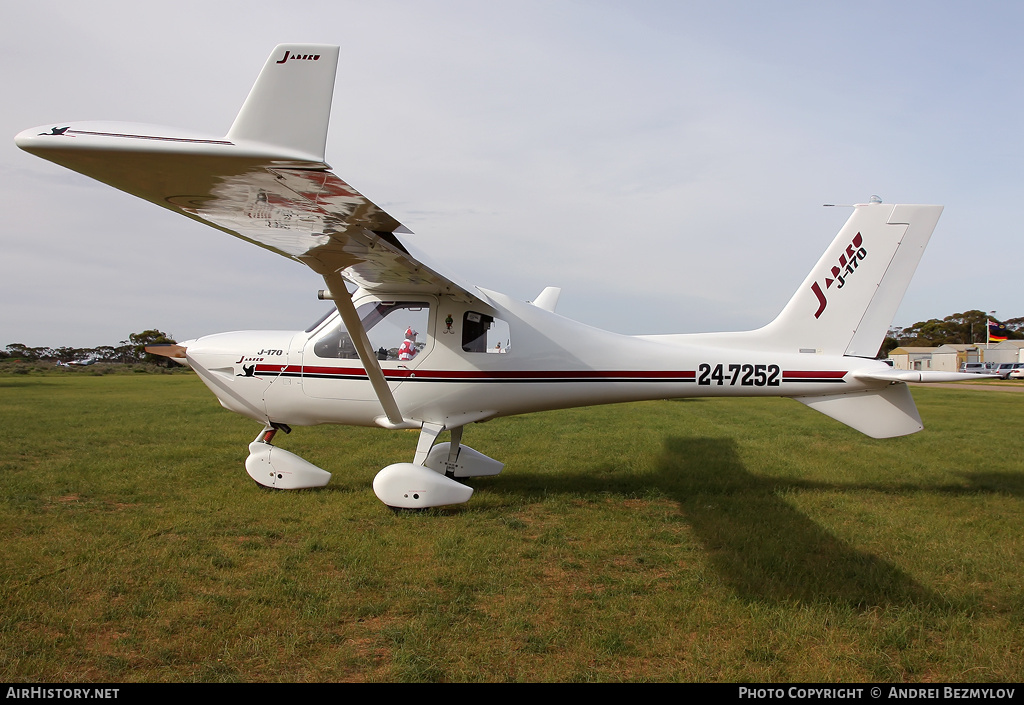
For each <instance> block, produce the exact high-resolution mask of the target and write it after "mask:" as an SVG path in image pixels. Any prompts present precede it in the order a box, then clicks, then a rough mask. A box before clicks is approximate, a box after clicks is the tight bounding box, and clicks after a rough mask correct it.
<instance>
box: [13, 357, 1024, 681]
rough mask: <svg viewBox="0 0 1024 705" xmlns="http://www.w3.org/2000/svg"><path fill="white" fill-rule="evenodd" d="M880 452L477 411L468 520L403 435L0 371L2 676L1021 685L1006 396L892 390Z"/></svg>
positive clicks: (1023, 604) (809, 417)
mask: <svg viewBox="0 0 1024 705" xmlns="http://www.w3.org/2000/svg"><path fill="white" fill-rule="evenodd" d="M914 396H915V398H916V399H917V401H918V406H919V408H920V410H921V414H922V417H923V418H924V420H925V425H926V429H925V430H924V431H923V432H921V433H919V434H915V435H913V436H908V437H905V438H898V439H890V440H886V441H876V440H872V439H869V438H866V437H864V436H862V435H860V434H858V433H856V432H855V431H852V430H850V429H848V428H846V427H844V426H842V425H840V424H838V423H837V422H835V421H832V420H831V419H828V418H826V417H824V416H821V415H819V414H816V413H815V412H813V411H810V410H809V409H806V408H804V407H803V406H802V405H800V404H797V403H795V402H793V401H789V400H781V399H766V400H765V399H762V400H743V399H736V400H690V401H674V402H673V401H663V402H649V403H640V404H631V405H623V406H610V407H598V408H590V409H578V410H568V411H561V412H550V413H543V414H535V415H531V416H523V417H514V418H509V419H498V420H495V421H492V422H489V423H486V424H480V425H475V426H472V427H470V428H468V429H467V430H466V434H465V438H464V440H465V442H466V443H468V444H469V445H471V446H473V447H475V448H477V449H478V450H480V451H482V452H484V453H487V454H488V455H491V456H492V457H496V458H498V459H500V460H502V461H504V462H506V464H507V465H506V470H505V472H504V473H502V475H500V476H498V477H496V478H481V479H479V480H476V481H473V482H471V484H473V486H474V487H476V494H475V495H474V497H473V499H472V500H471V501H470V502H469V503H468V504H466V505H460V506H458V507H451V508H444V509H439V510H431V511H427V512H423V513H412V514H394V513H392V512H391V511H389V510H388V509H386V508H385V507H384V506H383V505H382V504H381V503H380V502H379V501H378V500H377V499H376V497H375V496H374V495H373V492H372V489H371V487H370V484H371V482H372V479H373V476H374V475H375V474H376V472H377V471H378V470H379V469H380V468H382V467H384V466H385V465H387V464H390V463H392V462H398V461H403V460H409V459H411V457H412V454H413V450H414V448H415V443H416V434H415V433H413V432H402V431H400V432H388V431H383V430H375V429H357V428H344V427H318V428H299V429H296V430H295V432H294V433H293V434H291V435H290V436H287V437H283V436H281V435H279V436H278V438H277V441H278V444H279V445H281V446H282V447H285V448H288V449H289V450H292V451H294V452H296V453H298V454H300V455H302V456H303V457H305V458H307V459H308V460H310V461H311V462H314V463H316V464H318V465H320V466H321V467H324V468H325V469H327V470H330V471H331V472H333V473H334V477H333V479H332V480H331V483H330V484H329V485H328V486H327V487H326V488H324V489H323V490H318V491H299V492H273V491H266V490H261V489H259V488H258V487H257V486H256V485H255V484H254V483H253V482H252V481H251V480H250V479H249V478H248V476H247V475H246V474H245V470H244V467H243V461H244V458H245V454H246V452H247V451H246V444H247V443H248V442H249V441H251V440H252V439H253V438H254V437H255V435H256V433H257V432H258V431H259V430H260V429H259V426H258V425H257V424H255V423H253V422H251V421H247V420H245V419H243V418H241V417H238V416H235V415H233V414H230V413H229V412H226V411H224V410H223V409H221V408H220V407H219V406H218V404H217V402H216V400H215V399H214V398H213V397H212V395H210V394H209V392H208V391H207V390H206V389H205V387H203V386H202V384H201V382H200V381H199V380H198V379H196V378H195V377H194V376H191V375H114V376H88V375H74V376H68V375H64V376H62V375H17V376H15V375H11V376H0V420H2V423H3V427H4V429H5V433H4V437H3V440H2V441H0V450H2V453H0V470H2V471H3V478H4V482H3V483H2V485H0V531H2V534H3V536H4V548H3V551H2V552H0V601H2V602H0V604H3V609H2V610H0V680H2V681H14V682H19V681H506V680H507V681H619V680H626V681H636V680H652V681H672V680H678V681H757V682H761V681H1010V682H1015V681H1020V680H1021V679H1022V677H1024V657H1022V655H1021V654H1024V624H1022V621H1024V596H1022V593H1021V591H1020V585H1021V584H1024V560H1022V559H1024V540H1022V539H1021V526H1024V505H1022V498H1024V470H1022V466H1021V460H1020V459H1021V457H1022V451H1024V447H1022V446H1024V440H1022V434H1021V433H1020V428H1021V427H1022V421H1024V395H1018V394H1009V393H1005V392H1002V393H1000V392H998V391H995V392H987V391H967V390H957V389H955V388H950V389H920V388H918V389H915V390H914Z"/></svg>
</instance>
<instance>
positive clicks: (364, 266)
mask: <svg viewBox="0 0 1024 705" xmlns="http://www.w3.org/2000/svg"><path fill="white" fill-rule="evenodd" d="M338 52H339V50H338V47H336V46H324V45H309V44H282V45H280V46H278V47H277V48H276V49H275V50H274V52H273V54H271V56H270V58H268V59H267V63H266V64H265V66H264V68H263V70H262V71H261V73H260V75H259V78H258V79H257V81H256V84H255V85H254V86H253V88H252V90H251V91H250V93H249V97H248V98H247V99H246V102H245V104H244V105H243V106H242V109H241V111H240V112H239V114H238V116H237V117H236V119H235V122H234V124H233V125H232V127H231V130H229V132H228V134H227V135H226V136H224V137H210V136H209V135H202V134H197V133H194V132H187V131H183V130H180V129H172V128H166V127H158V126H153V125H139V124H128V123H110V122H105V123H96V122H88V123H62V124H59V125H48V126H44V127H39V128H34V129H31V130H25V131H24V132H22V133H21V134H19V135H18V136H17V138H16V142H17V144H18V146H19V147H21V148H22V149H24V150H26V151H28V152H31V153H33V154H35V155H37V156H39V157H42V158H44V159H48V160H50V161H52V162H56V163H57V164H60V165H61V166H64V167H67V168H69V169H72V170H74V171H77V172H80V173H82V174H85V175H86V176H89V177H92V178H94V179H96V180H98V181H102V182H104V183H106V184H109V185H111V186H113V187H115V188H117V189H120V190H122V191H126V192H127V193H130V194H132V195H134V196H138V197H139V198H143V199H145V200H147V201H151V202H152V203H155V204H157V205H159V206H163V207H164V208H168V209H170V210H173V211H176V212H178V213H181V214H182V215H185V216H188V217H189V218H192V219H194V220H198V221H200V222H203V223H206V224H208V225H211V226H213V227H215V228H218V229H220V230H223V231H225V232H228V233H230V234H231V235H234V236H236V237H239V238H242V239H243V240H247V241H249V242H252V243H254V244H257V245H260V246H261V247H264V248H266V249H268V250H271V251H273V252H276V253H278V254H280V255H284V256H285V257H288V258H291V259H294V260H298V261H300V262H303V263H304V264H306V265H308V266H309V267H311V268H312V269H313V270H314V271H316V272H317V273H318V274H320V275H322V276H324V277H327V276H331V275H336V274H340V275H341V276H342V277H344V278H345V279H346V280H348V281H350V282H352V283H354V284H356V285H358V286H360V287H362V288H363V289H367V290H370V291H376V290H385V289H387V290H394V289H400V290H402V291H408V292H422V293H433V294H439V295H440V294H446V295H452V296H456V297H458V298H461V299H471V298H474V295H473V294H472V293H471V291H470V289H469V288H468V287H466V286H464V285H462V284H459V283H456V282H455V281H454V280H453V279H452V278H451V277H450V276H447V275H445V274H442V273H441V272H439V271H438V270H437V268H435V267H431V266H429V265H427V264H425V263H424V262H423V261H422V258H420V257H416V256H414V255H413V254H411V253H410V250H409V248H408V247H407V245H406V244H404V243H403V242H402V241H401V240H399V238H398V234H400V233H409V232H410V231H409V230H408V229H406V228H404V227H403V226H402V225H401V223H399V222H398V221H397V220H396V219H395V218H393V217H391V216H390V215H388V214H387V213H385V212H384V211H383V210H382V209H381V208H379V207H378V206H376V205H375V204H374V203H372V202H371V201H370V200H369V199H368V198H366V197H365V196H363V195H362V194H361V193H359V191H357V190H356V189H355V188H353V187H352V186H350V185H349V184H347V183H345V182H344V181H342V180H341V179H340V178H338V177H337V176H336V175H335V174H334V173H333V172H331V171H330V167H329V166H328V164H327V163H326V161H325V148H326V141H327V126H328V121H329V118H330V111H331V102H332V95H333V91H334V80H335V74H336V72H337V63H338ZM334 293H335V294H337V293H338V292H334Z"/></svg>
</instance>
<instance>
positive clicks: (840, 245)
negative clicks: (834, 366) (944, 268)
mask: <svg viewBox="0 0 1024 705" xmlns="http://www.w3.org/2000/svg"><path fill="white" fill-rule="evenodd" d="M941 213H942V206H911V205H883V204H881V203H870V204H863V205H858V206H855V207H854V211H853V215H851V216H850V219H849V220H848V221H846V225H844V226H843V228H842V230H840V231H839V235H838V236H836V239H835V240H833V241H832V244H831V245H830V246H829V248H828V249H827V250H826V251H825V254H824V255H822V257H821V259H820V260H818V263H817V264H816V265H814V269H812V270H811V273H810V274H809V275H808V276H807V279H805V280H804V283H803V284H801V285H800V288H799V289H798V290H797V292H796V294H795V295H794V296H793V298H792V299H790V301H789V303H788V304H786V307H785V308H784V309H783V310H782V313H780V314H779V315H778V317H777V318H776V319H775V320H774V321H772V322H771V323H769V324H768V325H767V326H765V327H764V328H762V329H761V330H760V331H758V333H760V335H762V336H764V339H765V342H769V343H770V344H776V345H778V346H779V347H784V348H786V349H792V350H794V351H795V350H798V349H804V350H814V351H816V352H821V353H824V354H833V355H853V356H857V357H874V356H875V355H876V354H877V353H878V349H879V347H881V345H882V341H883V340H884V339H885V334H886V332H887V331H888V329H889V325H890V324H891V323H892V319H893V316H895V315H896V309H897V308H898V307H899V305H900V301H902V300H903V294H904V293H906V290H907V286H908V285H909V284H910V279H911V277H913V276H914V271H915V270H916V269H917V264H918V262H920V260H921V255H922V254H923V253H924V248H925V246H926V245H927V244H928V239H929V238H930V237H931V234H932V230H934V229H935V224H936V223H937V222H938V219H939V215H940V214H941Z"/></svg>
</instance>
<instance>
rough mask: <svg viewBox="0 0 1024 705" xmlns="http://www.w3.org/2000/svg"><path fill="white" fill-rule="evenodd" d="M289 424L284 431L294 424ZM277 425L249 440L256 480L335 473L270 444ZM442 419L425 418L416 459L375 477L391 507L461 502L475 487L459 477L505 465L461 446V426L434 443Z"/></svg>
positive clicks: (287, 485) (305, 480)
mask: <svg viewBox="0 0 1024 705" xmlns="http://www.w3.org/2000/svg"><path fill="white" fill-rule="evenodd" d="M281 428H284V430H285V431H288V430H290V429H287V428H286V427H281ZM277 430H278V427H277V426H268V427H266V428H264V429H263V430H262V431H260V433H259V435H258V436H256V439H255V440H254V441H253V442H252V443H250V444H249V457H248V458H246V460H245V469H246V472H248V473H249V477H251V478H252V479H253V480H255V481H256V483H257V484H259V485H262V486H264V487H271V488H274V489H281V490H298V489H306V488H311V487H323V486H324V485H326V484H327V482H328V481H329V480H330V479H331V474H330V473H329V472H327V471H326V470H322V469H320V468H318V467H317V466H315V465H313V464H312V463H310V462H307V461H306V460H303V459H302V458H300V457H299V456H297V455H295V454H294V453H291V452H289V451H287V450H284V449H283V448H278V447H276V446H274V445H272V444H271V441H272V440H273V438H274V435H275V434H276V433H277ZM444 430H445V426H444V425H443V424H434V423H424V424H423V426H422V428H421V429H420V437H419V441H418V442H417V444H416V456H415V458H414V459H413V462H411V463H395V464H393V465H388V466H387V467H386V468H384V469H383V470H381V471H380V472H379V473H377V476H376V477H374V478H373V491H374V493H375V494H376V495H377V498H378V499H379V500H380V501H382V502H384V504H386V505H388V506H389V507H393V508H397V509H425V508H427V507H443V506H445V505H447V504H461V503H463V502H467V501H469V498H470V497H472V496H473V488H472V487H469V486H467V485H464V484H462V483H461V482H459V481H458V480H459V479H462V478H467V477H484V476H488V475H497V474H498V473H500V472H501V471H502V469H503V468H504V467H505V465H504V463H500V462H498V461H497V460H494V459H493V458H488V457H487V456H486V455H484V454H483V453H479V452H477V451H475V450H473V449H472V448H470V447H469V446H464V445H462V442H461V441H462V426H456V427H455V428H453V429H451V435H452V438H451V441H450V442H448V443H438V444H437V445H434V441H436V440H437V437H438V435H440V433H441V432H442V431H444Z"/></svg>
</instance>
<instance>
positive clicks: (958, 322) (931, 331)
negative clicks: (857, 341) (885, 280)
mask: <svg viewBox="0 0 1024 705" xmlns="http://www.w3.org/2000/svg"><path fill="white" fill-rule="evenodd" d="M989 321H991V322H993V323H1002V324H1004V325H1005V326H1006V331H1005V335H1006V337H1007V339H1009V340H1024V318H1009V319H1007V320H1005V321H999V320H997V319H996V318H994V317H993V316H992V315H991V314H989V313H985V312H984V311H976V310H972V311H964V312H963V313H954V314H953V315H951V316H946V317H945V318H943V319H941V320H939V319H938V318H932V319H929V320H927V321H919V322H918V323H915V324H914V325H912V326H907V327H906V328H899V327H896V326H893V327H892V328H890V329H889V334H888V335H887V336H886V337H885V342H884V343H883V344H882V349H881V350H880V351H879V357H888V356H889V353H890V352H891V351H892V350H894V349H895V348H899V347H905V346H912V347H923V348H931V347H938V346H940V345H970V344H973V343H984V342H986V341H987V340H988V324H989Z"/></svg>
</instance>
